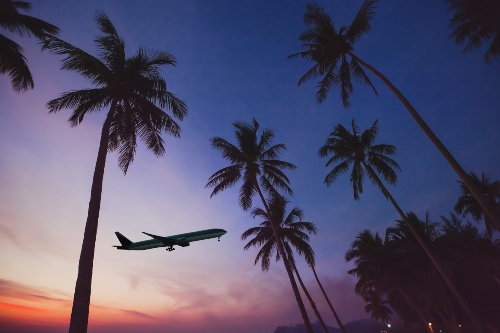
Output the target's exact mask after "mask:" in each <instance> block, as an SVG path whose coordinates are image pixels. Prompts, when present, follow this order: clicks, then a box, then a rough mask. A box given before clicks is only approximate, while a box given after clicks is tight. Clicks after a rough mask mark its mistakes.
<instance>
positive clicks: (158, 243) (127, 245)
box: [113, 229, 227, 252]
mask: <svg viewBox="0 0 500 333" xmlns="http://www.w3.org/2000/svg"><path fill="white" fill-rule="evenodd" d="M226 233H227V231H226V230H224V229H207V230H200V231H195V232H188V233H185V234H180V235H173V236H168V237H162V236H156V235H151V234H148V233H146V232H143V234H146V235H148V236H149V237H151V238H153V239H149V240H145V241H141V242H132V241H130V240H129V239H128V238H127V237H125V236H123V235H122V234H120V233H119V232H118V231H117V232H115V234H116V237H118V240H119V241H120V243H121V244H122V245H120V246H118V245H113V247H116V248H117V249H118V250H129V251H130V250H148V249H154V248H156V247H166V250H167V251H169V252H170V251H173V250H175V249H174V245H178V246H182V247H186V246H189V243H190V242H195V241H199V240H203V239H209V238H215V237H217V238H219V241H220V238H221V236H223V235H225V234H226Z"/></svg>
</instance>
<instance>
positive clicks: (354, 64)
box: [349, 58, 378, 96]
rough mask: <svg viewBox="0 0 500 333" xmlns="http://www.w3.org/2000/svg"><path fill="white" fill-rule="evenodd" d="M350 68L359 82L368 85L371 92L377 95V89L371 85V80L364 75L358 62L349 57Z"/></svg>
mask: <svg viewBox="0 0 500 333" xmlns="http://www.w3.org/2000/svg"><path fill="white" fill-rule="evenodd" d="M349 66H350V68H351V72H352V74H353V76H354V78H355V79H356V81H358V82H359V83H361V84H363V85H365V86H370V87H371V88H372V89H373V92H374V93H375V95H377V96H378V92H377V89H375V86H374V85H373V83H372V81H370V78H369V77H368V76H367V75H366V73H365V71H364V70H363V68H362V67H361V66H360V65H359V64H358V62H357V61H356V60H354V59H352V58H351V63H350V65H349Z"/></svg>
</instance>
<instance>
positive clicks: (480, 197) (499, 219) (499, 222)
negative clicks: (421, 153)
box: [347, 52, 500, 229]
mask: <svg viewBox="0 0 500 333" xmlns="http://www.w3.org/2000/svg"><path fill="white" fill-rule="evenodd" d="M347 54H349V55H350V56H351V57H352V58H353V59H355V60H356V61H357V62H359V63H360V64H361V65H363V66H364V67H366V68H367V69H368V70H369V71H371V72H372V73H373V74H375V76H377V77H378V78H379V79H380V80H382V82H384V83H385V84H386V86H387V87H388V88H389V89H390V90H391V91H392V92H393V93H394V95H396V97H397V98H398V99H399V100H400V101H401V103H403V105H404V106H405V107H406V109H407V110H408V111H409V112H410V115H411V116H412V117H413V119H414V120H415V121H416V122H417V124H418V125H419V126H420V128H421V129H422V130H423V131H424V133H425V135H427V137H428V138H429V139H430V140H431V141H432V143H433V144H434V146H436V148H437V149H438V150H439V152H440V153H441V154H442V155H443V156H444V158H445V159H446V161H447V162H448V163H449V164H450V166H451V167H452V168H453V170H455V172H456V173H457V175H458V177H459V178H460V179H461V180H462V182H464V183H465V185H466V186H467V187H468V188H469V190H470V191H471V193H472V195H473V196H474V197H475V198H476V200H477V202H478V203H479V205H480V206H481V208H482V209H483V211H484V213H485V215H488V216H489V218H490V219H491V220H492V221H495V222H496V223H495V225H496V226H497V228H499V229H500V216H499V214H498V213H497V212H496V211H495V210H494V209H493V207H491V206H490V205H489V204H488V201H487V200H486V197H485V196H484V194H483V193H481V191H480V190H479V188H478V187H477V186H476V185H475V184H474V182H472V180H471V178H470V177H469V175H468V174H467V173H466V172H465V171H464V169H462V167H461V166H460V164H458V162H457V160H455V158H454V157H453V155H451V153H450V152H449V151H448V149H446V147H445V146H444V145H443V143H442V142H441V141H440V140H439V139H438V137H437V136H436V135H435V134H434V132H433V131H432V130H431V129H430V127H429V126H428V125H427V124H426V123H425V121H424V120H423V119H422V117H420V115H419V114H418V112H417V110H415V108H414V107H413V106H412V105H411V104H410V102H408V100H407V99H406V98H405V97H404V96H403V94H402V93H401V92H400V91H399V90H398V89H397V88H396V87H395V86H394V85H393V84H392V83H391V81H389V80H388V79H387V78H386V77H385V76H384V75H382V73H380V72H379V71H377V70H376V69H375V68H373V67H372V66H370V65H369V64H367V63H366V62H364V61H363V60H361V59H359V58H358V57H357V56H355V55H354V54H352V53H351V52H347Z"/></svg>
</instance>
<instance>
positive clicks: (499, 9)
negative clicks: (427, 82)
mask: <svg viewBox="0 0 500 333" xmlns="http://www.w3.org/2000/svg"><path fill="white" fill-rule="evenodd" d="M446 2H448V3H449V4H450V6H449V8H448V10H449V11H451V12H453V17H452V18H451V19H450V26H451V27H452V28H453V32H452V33H451V34H450V38H454V39H455V43H456V44H462V43H463V42H465V41H466V40H467V45H466V46H465V48H464V52H466V51H470V50H472V49H475V48H478V47H480V46H481V44H483V42H486V41H487V40H489V39H491V40H492V41H491V44H490V47H489V48H488V50H487V51H486V53H485V54H484V60H485V61H486V63H487V64H490V63H491V61H493V59H496V58H497V56H500V24H499V23H498V22H499V20H500V2H498V0H446Z"/></svg>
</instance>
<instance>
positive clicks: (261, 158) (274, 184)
mask: <svg viewBox="0 0 500 333" xmlns="http://www.w3.org/2000/svg"><path fill="white" fill-rule="evenodd" d="M233 126H234V128H235V129H236V133H235V134H236V140H237V142H238V143H237V145H238V146H235V145H233V144H232V143H230V142H228V141H226V140H225V139H223V138H220V137H214V138H212V139H211V140H210V141H211V143H212V148H214V149H217V150H218V151H220V152H221V153H222V156H223V157H224V158H225V159H227V160H228V161H229V162H230V163H231V165H230V166H228V167H225V168H222V169H220V170H219V171H217V172H215V173H214V174H213V175H211V176H210V178H209V180H208V183H207V185H206V186H205V187H212V188H213V191H212V194H211V195H210V197H213V196H214V195H216V194H217V193H219V192H221V191H223V190H225V189H227V188H229V187H232V186H233V185H235V184H236V183H237V182H238V181H239V180H240V179H241V180H243V184H242V185H241V187H240V191H239V203H240V206H241V208H243V210H245V211H246V210H249V209H250V208H251V207H252V200H253V197H254V195H255V194H257V195H258V196H259V197H260V199H261V201H262V203H263V205H264V207H265V209H266V212H268V216H271V215H270V213H269V207H268V204H267V201H266V199H265V198H264V193H263V190H264V191H267V192H268V193H269V195H271V196H273V195H276V194H277V193H278V192H277V190H276V188H278V189H281V190H284V191H285V192H286V193H288V194H292V193H293V192H292V189H291V188H290V187H289V186H288V184H289V183H290V181H289V180H288V177H287V176H286V175H285V173H284V172H283V170H293V169H295V168H296V167H295V165H293V164H291V163H288V162H284V161H280V160H278V159H277V158H278V156H279V153H280V151H282V150H285V149H286V146H285V145H284V144H282V143H280V144H277V145H273V146H271V144H272V141H273V138H274V133H273V131H272V130H271V129H269V128H266V129H264V130H263V131H262V134H261V137H260V140H259V139H258V138H257V131H258V130H259V123H258V122H257V121H256V120H255V119H253V121H252V123H244V122H235V123H233ZM269 222H270V224H271V228H272V230H273V235H274V238H275V240H276V244H277V248H278V253H279V255H280V256H281V257H282V258H283V263H284V265H285V269H286V272H287V274H288V278H289V279H290V283H291V285H292V289H293V292H294V294H295V299H296V300H297V304H298V306H299V309H300V313H301V315H302V319H303V320H304V325H305V326H306V329H307V331H308V333H313V331H312V327H311V323H310V321H309V318H308V316H307V312H306V309H305V307H304V303H303V302H302V298H301V297H300V293H299V289H298V288H297V284H296V282H295V279H294V277H293V273H292V270H291V267H290V263H289V262H288V260H287V257H286V255H285V249H284V247H283V243H282V242H281V239H280V238H279V236H278V230H277V226H276V222H275V221H273V219H270V220H269Z"/></svg>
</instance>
